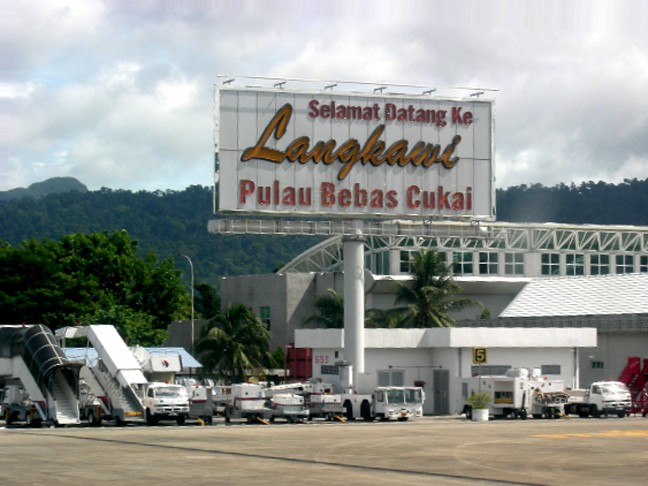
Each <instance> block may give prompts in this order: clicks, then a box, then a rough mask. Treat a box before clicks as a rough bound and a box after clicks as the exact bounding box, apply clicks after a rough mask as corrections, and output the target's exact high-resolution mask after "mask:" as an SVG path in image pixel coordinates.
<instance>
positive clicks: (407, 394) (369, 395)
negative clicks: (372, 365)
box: [339, 364, 425, 421]
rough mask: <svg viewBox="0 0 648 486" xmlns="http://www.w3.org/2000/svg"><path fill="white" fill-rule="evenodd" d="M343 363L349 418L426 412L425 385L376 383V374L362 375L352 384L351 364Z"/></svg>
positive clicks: (389, 417)
mask: <svg viewBox="0 0 648 486" xmlns="http://www.w3.org/2000/svg"><path fill="white" fill-rule="evenodd" d="M339 366H340V383H342V388H343V390H345V392H343V393H341V398H342V405H343V407H344V411H345V412H344V413H345V418H346V419H347V420H354V419H355V418H358V417H360V418H362V419H363V420H367V421H370V420H374V419H376V418H378V419H381V420H401V421H402V420H409V419H410V418H412V417H420V416H422V415H423V402H424V400H425V392H424V391H423V389H422V388H421V387H405V386H386V387H378V386H376V384H377V381H378V378H377V374H376V373H363V374H360V375H358V383H356V384H353V383H351V379H350V376H351V371H352V370H351V366H350V365H347V364H342V365H339Z"/></svg>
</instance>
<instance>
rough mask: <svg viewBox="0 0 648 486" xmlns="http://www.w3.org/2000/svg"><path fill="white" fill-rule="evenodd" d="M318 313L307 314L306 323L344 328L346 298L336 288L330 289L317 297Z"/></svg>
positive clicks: (316, 307)
mask: <svg viewBox="0 0 648 486" xmlns="http://www.w3.org/2000/svg"><path fill="white" fill-rule="evenodd" d="M314 305H315V309H316V310H317V314H313V315H310V316H306V317H305V318H304V324H306V325H310V324H313V327H324V328H336V329H343V328H344V298H343V297H342V296H341V295H340V294H339V293H338V292H336V291H335V290H334V289H328V290H327V293H326V294H323V295H320V296H319V297H317V298H316V299H315V303H314Z"/></svg>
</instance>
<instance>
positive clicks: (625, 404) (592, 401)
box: [565, 381, 632, 418]
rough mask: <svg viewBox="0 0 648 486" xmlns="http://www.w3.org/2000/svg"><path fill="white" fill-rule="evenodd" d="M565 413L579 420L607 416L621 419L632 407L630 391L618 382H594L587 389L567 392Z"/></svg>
mask: <svg viewBox="0 0 648 486" xmlns="http://www.w3.org/2000/svg"><path fill="white" fill-rule="evenodd" d="M568 394H569V401H568V403H567V405H565V413H567V414H574V415H578V416H579V417H581V418H586V417H589V416H590V415H591V416H592V417H594V418H598V417H600V416H601V415H603V416H605V417H607V416H608V414H611V415H616V416H617V417H619V418H623V417H625V416H626V415H627V413H628V410H630V407H631V406H632V400H631V396H630V391H629V390H628V387H627V386H626V385H625V383H622V382H620V381H595V382H594V383H592V384H591V385H590V387H589V389H577V390H568Z"/></svg>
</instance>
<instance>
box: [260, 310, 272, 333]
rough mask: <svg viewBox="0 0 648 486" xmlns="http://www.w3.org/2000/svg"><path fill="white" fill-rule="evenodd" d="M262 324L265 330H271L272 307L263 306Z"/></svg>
mask: <svg viewBox="0 0 648 486" xmlns="http://www.w3.org/2000/svg"><path fill="white" fill-rule="evenodd" d="M261 322H263V325H264V326H265V328H266V329H267V330H268V331H269V330H270V306H261Z"/></svg>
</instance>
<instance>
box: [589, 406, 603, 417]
mask: <svg viewBox="0 0 648 486" xmlns="http://www.w3.org/2000/svg"><path fill="white" fill-rule="evenodd" d="M590 413H591V414H592V417H594V418H599V417H600V416H601V411H600V410H599V409H598V407H597V406H596V405H592V407H591V408H590Z"/></svg>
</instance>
